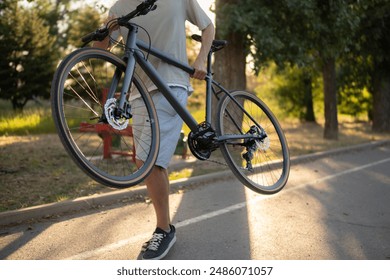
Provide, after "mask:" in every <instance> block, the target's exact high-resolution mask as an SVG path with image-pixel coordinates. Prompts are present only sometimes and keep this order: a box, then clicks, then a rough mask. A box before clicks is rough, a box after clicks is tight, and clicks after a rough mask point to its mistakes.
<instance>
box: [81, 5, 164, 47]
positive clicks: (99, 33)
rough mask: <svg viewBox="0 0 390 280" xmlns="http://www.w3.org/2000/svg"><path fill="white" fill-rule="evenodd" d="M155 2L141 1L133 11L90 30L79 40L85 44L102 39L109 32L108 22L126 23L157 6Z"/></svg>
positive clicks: (120, 24) (121, 24)
mask: <svg viewBox="0 0 390 280" xmlns="http://www.w3.org/2000/svg"><path fill="white" fill-rule="evenodd" d="M156 2H157V0H145V1H143V2H142V3H141V4H139V5H138V6H137V8H136V9H135V10H134V11H132V12H130V13H129V14H127V15H125V16H123V17H119V18H117V19H114V20H111V21H109V22H108V23H107V24H106V26H105V27H102V28H99V29H97V30H95V31H94V32H91V33H89V34H87V35H85V36H84V37H82V38H81V41H82V42H83V43H84V45H87V44H88V43H90V42H92V41H103V40H104V39H105V38H106V37H107V36H108V35H109V34H110V32H109V27H108V25H109V24H110V23H112V22H113V21H117V23H118V25H119V26H123V25H126V24H127V23H128V21H129V20H131V19H132V18H135V17H138V16H142V15H146V14H147V13H149V12H150V11H153V10H155V9H156V8H157V6H156V5H155V3H156Z"/></svg>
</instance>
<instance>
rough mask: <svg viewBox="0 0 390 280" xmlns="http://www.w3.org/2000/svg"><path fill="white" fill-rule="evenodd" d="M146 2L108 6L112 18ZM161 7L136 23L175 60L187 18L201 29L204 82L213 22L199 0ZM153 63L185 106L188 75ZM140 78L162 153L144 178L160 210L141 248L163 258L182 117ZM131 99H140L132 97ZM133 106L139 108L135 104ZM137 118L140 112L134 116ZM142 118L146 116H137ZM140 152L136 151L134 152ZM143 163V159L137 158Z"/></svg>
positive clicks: (180, 54)
mask: <svg viewBox="0 0 390 280" xmlns="http://www.w3.org/2000/svg"><path fill="white" fill-rule="evenodd" d="M141 2H142V0H119V1H117V2H116V3H115V4H114V5H113V6H112V7H111V9H110V12H109V18H115V17H119V16H122V15H126V14H127V13H129V12H131V11H132V10H134V9H135V8H136V6H137V5H139V4H140V3H141ZM156 5H157V9H155V10H154V11H151V12H149V13H148V14H147V15H145V16H140V17H137V18H135V19H133V20H132V21H133V22H135V23H136V24H138V25H140V26H142V27H143V28H145V29H146V31H147V33H148V34H149V36H150V39H151V43H152V45H153V46H154V47H156V48H157V49H160V50H161V51H163V52H166V53H168V54H171V55H172V56H174V57H175V58H176V59H179V60H181V61H182V62H185V63H188V58H187V54H186V29H185V22H186V21H189V22H191V23H192V24H194V25H196V26H197V27H198V28H199V29H200V30H201V31H202V46H201V49H200V51H199V53H198V56H197V58H196V60H195V62H194V64H193V67H194V69H195V73H194V74H193V75H192V77H193V78H195V79H200V80H203V79H204V78H205V76H206V62H207V54H208V52H209V50H210V47H211V44H212V41H213V39H214V33H215V31H214V25H213V24H212V22H211V20H210V18H209V17H208V16H207V15H206V13H205V12H204V11H203V10H202V9H201V7H200V6H199V4H198V2H197V1H196V0H158V1H157V2H156ZM119 33H120V35H122V36H126V34H127V30H126V29H125V28H120V30H119ZM138 38H139V39H141V40H143V41H144V42H148V41H149V37H148V35H147V34H146V32H144V31H143V30H142V29H140V30H139V34H138ZM95 46H96V47H101V48H108V47H109V40H108V39H106V40H105V41H102V42H97V43H95ZM149 61H150V62H151V63H152V64H153V65H154V67H155V68H156V69H157V71H158V72H159V74H160V75H161V77H162V78H163V79H164V80H165V81H167V83H168V85H169V86H170V87H171V89H172V91H173V92H174V94H175V97H176V98H177V100H178V101H179V102H180V103H181V104H182V105H184V106H185V105H186V104H187V98H188V94H189V93H190V92H191V86H190V83H189V76H188V74H187V73H185V72H184V71H182V70H180V69H178V68H176V67H174V66H171V65H168V64H166V63H164V62H162V61H160V60H158V59H156V58H153V57H149ZM140 76H141V79H142V80H143V82H144V83H145V84H146V86H147V88H148V90H149V91H150V92H151V95H152V98H153V101H154V104H155V106H156V110H157V115H158V119H159V124H160V139H161V143H160V152H159V155H158V158H157V161H156V165H155V166H154V168H153V170H152V172H151V174H150V175H149V176H148V178H147V179H146V186H147V190H148V194H149V197H150V198H151V200H152V202H153V206H154V210H155V213H156V230H155V232H154V233H153V236H152V238H151V239H150V240H149V241H148V242H146V243H145V244H144V246H143V259H161V258H163V257H165V256H166V254H167V253H168V252H169V250H170V248H171V247H172V245H173V244H174V243H175V241H176V232H175V231H176V230H175V227H174V226H173V225H171V218H170V213H169V179H168V172H167V167H168V164H169V161H170V160H171V158H172V156H173V153H174V151H175V147H176V144H177V141H178V139H179V136H180V131H181V128H182V124H183V123H182V120H181V118H180V117H179V116H178V115H177V114H176V112H175V111H174V110H173V108H172V107H171V105H170V104H169V103H168V102H167V100H166V99H165V98H164V97H163V96H162V94H161V93H160V92H157V91H156V87H155V86H154V85H153V83H152V82H151V81H150V80H149V79H148V78H147V77H146V76H145V75H142V73H141V75H140ZM131 102H137V100H133V101H131ZM132 107H133V108H135V107H136V106H132ZM134 118H136V114H134ZM133 121H134V122H136V121H142V120H135V119H133ZM136 153H137V152H136ZM137 164H138V165H141V164H142V160H141V159H137Z"/></svg>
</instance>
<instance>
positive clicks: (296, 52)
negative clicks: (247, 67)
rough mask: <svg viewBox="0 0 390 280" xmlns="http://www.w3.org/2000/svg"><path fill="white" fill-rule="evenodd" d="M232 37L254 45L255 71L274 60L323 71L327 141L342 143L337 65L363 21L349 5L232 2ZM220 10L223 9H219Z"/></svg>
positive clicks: (310, 0)
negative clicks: (234, 33)
mask: <svg viewBox="0 0 390 280" xmlns="http://www.w3.org/2000/svg"><path fill="white" fill-rule="evenodd" d="M228 2H229V3H228V4H227V5H226V6H227V7H226V8H225V10H224V16H225V19H224V20H225V22H227V23H228V24H227V27H226V28H227V29H228V30H230V32H236V33H239V34H241V38H244V39H245V40H246V41H247V43H246V44H245V45H247V46H248V45H250V46H251V48H249V50H250V53H251V56H252V57H253V61H254V66H255V70H256V71H258V70H259V69H260V68H261V67H262V66H263V65H264V64H266V63H267V62H268V61H275V62H276V63H277V64H278V65H282V64H284V63H290V64H295V65H299V66H304V65H310V64H311V65H313V68H314V67H320V69H321V72H322V76H323V82H324V96H325V97H324V107H325V129H324V137H325V138H327V139H337V137H338V120H337V85H336V61H337V59H338V58H339V57H340V56H341V55H342V54H343V53H344V52H345V51H347V46H348V45H349V44H351V42H352V40H353V35H354V34H355V29H356V28H357V26H358V23H359V18H358V17H357V14H356V7H355V5H354V4H351V3H350V1H347V0H332V1H330V0H327V1H319V0H306V1H300V0H288V1H287V0H282V1H268V0H260V1H259V0H241V1H239V3H235V2H234V1H228ZM217 8H218V7H217Z"/></svg>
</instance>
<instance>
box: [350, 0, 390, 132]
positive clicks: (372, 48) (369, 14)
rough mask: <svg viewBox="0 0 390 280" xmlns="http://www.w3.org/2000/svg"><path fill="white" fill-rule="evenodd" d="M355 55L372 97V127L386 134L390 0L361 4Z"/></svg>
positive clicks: (389, 120)
mask: <svg viewBox="0 0 390 280" xmlns="http://www.w3.org/2000/svg"><path fill="white" fill-rule="evenodd" d="M360 12H361V17H362V18H363V20H362V21H361V25H360V28H359V32H358V36H357V40H358V42H359V43H360V44H359V46H360V48H359V49H358V51H357V53H358V54H359V55H361V56H362V57H364V58H365V61H366V64H367V65H369V66H370V67H371V69H370V71H369V76H370V79H369V84H368V85H367V86H368V88H369V89H370V91H371V92H372V94H373V111H372V120H373V123H372V128H373V130H374V131H378V132H390V52H389V49H390V38H389V32H390V1H389V0H377V1H370V0H366V1H362V3H361V6H360Z"/></svg>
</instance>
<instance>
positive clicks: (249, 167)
mask: <svg viewBox="0 0 390 280" xmlns="http://www.w3.org/2000/svg"><path fill="white" fill-rule="evenodd" d="M230 96H231V97H230ZM230 96H228V95H226V96H224V98H223V99H221V101H220V102H219V105H218V119H217V132H218V133H219V135H220V136H229V135H235V136H237V135H242V136H243V138H241V139H240V137H238V139H237V138H236V139H233V137H231V138H230V140H229V139H228V140H226V141H224V142H223V143H222V145H221V146H220V147H221V152H222V154H223V156H224V158H225V160H226V163H227V164H228V165H229V167H230V168H231V170H232V171H233V173H234V174H235V175H236V177H237V178H238V179H239V180H240V181H241V182H242V183H243V184H244V185H245V186H247V187H249V188H250V189H252V190H254V191H255V192H258V193H262V194H272V193H276V192H278V191H280V190H281V189H282V188H283V187H284V186H285V184H286V183H287V179H288V176H289V172H290V158H289V150H288V146H287V141H286V138H285V136H284V133H283V131H282V129H281V127H280V125H279V123H278V121H277V119H276V118H275V116H274V115H273V114H272V112H271V111H270V109H269V108H268V107H267V106H266V105H265V104H264V102H262V101H261V100H260V99H259V98H258V97H256V96H255V95H254V94H252V93H249V92H245V91H235V92H232V93H230ZM252 136H253V138H251V137H252ZM244 137H247V138H244ZM248 137H249V138H248Z"/></svg>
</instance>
